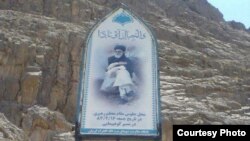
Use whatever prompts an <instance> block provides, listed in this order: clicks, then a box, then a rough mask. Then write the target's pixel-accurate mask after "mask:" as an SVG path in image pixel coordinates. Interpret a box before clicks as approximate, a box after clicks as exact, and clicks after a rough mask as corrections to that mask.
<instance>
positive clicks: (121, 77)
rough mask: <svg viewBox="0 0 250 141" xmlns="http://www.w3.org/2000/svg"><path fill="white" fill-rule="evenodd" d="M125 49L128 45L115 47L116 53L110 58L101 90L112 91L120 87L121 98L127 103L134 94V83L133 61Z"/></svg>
mask: <svg viewBox="0 0 250 141" xmlns="http://www.w3.org/2000/svg"><path fill="white" fill-rule="evenodd" d="M125 51H126V47H125V46H123V45H117V46H115V47H114V52H115V54H114V56H111V57H109V58H108V67H107V69H106V76H105V79H104V82H103V84H102V86H101V90H102V91H106V92H112V91H115V89H117V88H118V90H119V95H120V98H121V99H122V100H123V102H125V103H126V102H128V100H129V98H130V97H131V96H133V95H134V90H133V89H134V88H133V87H134V83H133V81H132V74H133V67H132V62H131V60H130V59H129V58H127V57H126V56H125Z"/></svg>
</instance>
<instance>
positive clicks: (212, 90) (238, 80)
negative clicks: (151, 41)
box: [0, 0, 250, 141]
mask: <svg viewBox="0 0 250 141" xmlns="http://www.w3.org/2000/svg"><path fill="white" fill-rule="evenodd" d="M117 2H123V3H125V4H127V5H128V6H129V7H130V8H131V9H132V10H133V11H134V12H135V13H136V14H137V15H138V16H140V17H142V18H143V19H144V20H145V22H146V23H147V24H148V25H149V26H151V27H152V28H153V30H154V31H155V33H156V36H157V38H158V43H159V57H160V58H159V59H160V84H161V102H162V103H161V106H162V107H161V108H162V110H161V111H162V123H163V141H171V140H172V137H171V132H172V127H171V125H172V124H250V33H249V31H248V30H246V29H245V27H244V26H242V25H241V24H240V23H237V22H229V23H227V22H225V21H224V19H223V15H222V14H221V13H220V12H219V11H218V10H217V9H216V8H214V7H212V6H211V5H210V4H209V3H208V2H207V1H206V0H157V1H152V0H136V1H135V0H35V1H34V0H0V141H1V140H3V141H7V140H10V141H19V140H20V141H21V140H31V141H70V140H74V139H73V134H74V133H73V132H74V115H75V109H76V94H77V92H76V91H77V86H78V84H79V65H80V63H81V60H80V58H81V55H82V54H81V51H82V50H83V49H84V48H85V37H86V33H87V32H88V31H89V30H90V28H91V26H92V25H93V24H94V23H95V22H97V21H98V20H99V19H100V18H101V17H103V16H105V15H106V14H107V13H109V12H110V11H111V10H112V7H114V6H115V5H116V4H117Z"/></svg>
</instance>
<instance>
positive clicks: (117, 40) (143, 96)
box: [77, 7, 160, 137]
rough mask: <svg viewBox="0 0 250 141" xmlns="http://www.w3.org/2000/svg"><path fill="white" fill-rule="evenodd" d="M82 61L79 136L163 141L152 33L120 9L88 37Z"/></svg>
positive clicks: (135, 17) (125, 10)
mask: <svg viewBox="0 0 250 141" xmlns="http://www.w3.org/2000/svg"><path fill="white" fill-rule="evenodd" d="M83 60H84V66H83V67H82V69H81V78H80V79H81V80H80V81H81V82H80V86H79V96H78V100H79V101H78V112H77V126H78V133H79V134H80V135H81V136H143V137H159V134H160V131H159V128H160V121H159V83H158V82H159V80H158V61H157V43H156V39H155V37H154V36H153V34H152V32H151V30H150V29H149V27H148V26H147V25H146V24H145V23H144V22H143V21H142V20H141V19H139V18H138V17H137V16H135V15H134V14H133V13H132V12H131V10H128V9H127V8H125V7H118V8H116V9H115V10H113V11H112V12H111V13H110V14H108V15H107V16H106V17H105V18H104V19H103V20H101V21H100V22H99V23H98V24H96V25H95V26H94V27H93V29H92V30H91V32H90V33H89V35H88V39H87V43H86V50H85V58H83Z"/></svg>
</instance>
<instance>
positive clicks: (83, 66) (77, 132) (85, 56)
mask: <svg viewBox="0 0 250 141" xmlns="http://www.w3.org/2000/svg"><path fill="white" fill-rule="evenodd" d="M120 8H122V9H124V10H126V11H128V12H129V13H130V14H131V15H133V16H134V17H136V19H137V20H139V21H140V22H141V23H142V24H143V25H144V26H145V28H147V30H149V33H150V34H151V36H152V43H153V44H154V46H153V48H154V52H155V54H153V55H155V61H156V65H155V67H156V68H155V69H156V71H157V73H156V76H155V77H156V79H157V84H156V85H157V94H156V109H157V111H156V116H157V118H156V120H157V121H156V124H157V131H158V135H157V136H142V135H140V136H138V135H101V134H95V135H82V134H81V133H80V128H81V115H82V112H83V109H82V105H83V98H84V94H82V91H83V89H84V84H83V83H84V80H83V78H85V75H86V68H87V63H88V62H87V61H88V52H89V51H88V50H89V46H88V42H89V40H90V37H91V36H92V34H93V32H94V31H95V29H96V28H97V27H98V26H99V25H100V24H101V23H102V22H103V21H105V20H106V19H107V18H108V17H109V16H110V15H111V14H113V13H114V12H116V11H117V10H118V9H120ZM85 46H86V47H85V48H83V49H82V60H81V64H80V72H79V73H80V82H79V83H78V92H77V93H78V94H77V111H76V121H75V139H76V141H80V140H83V139H104V138H105V139H116V140H120V139H143V140H144V139H145V140H148V139H151V140H155V141H161V136H162V129H161V111H160V110H161V105H160V80H159V74H160V73H159V57H158V47H159V46H158V43H157V38H156V36H155V33H154V32H153V30H152V28H151V27H150V26H148V23H146V22H145V21H144V20H142V19H141V18H140V17H139V16H138V15H136V14H135V13H134V12H132V10H131V9H130V8H128V6H127V5H125V4H123V3H119V4H116V6H115V7H114V8H113V9H112V11H111V12H109V13H108V14H107V15H106V16H105V17H104V18H102V19H101V20H99V21H97V22H96V23H95V24H94V25H93V26H92V27H91V28H90V30H89V31H88V34H87V37H86V39H85Z"/></svg>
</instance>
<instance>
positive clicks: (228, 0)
mask: <svg viewBox="0 0 250 141" xmlns="http://www.w3.org/2000/svg"><path fill="white" fill-rule="evenodd" d="M208 2H209V3H210V4H212V5H213V6H214V7H216V8H218V9H219V11H220V12H221V13H222V14H223V17H224V19H225V20H226V21H232V20H234V21H237V22H241V23H243V24H244V25H245V27H246V28H250V0H208Z"/></svg>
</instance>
